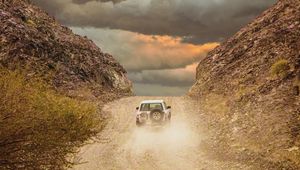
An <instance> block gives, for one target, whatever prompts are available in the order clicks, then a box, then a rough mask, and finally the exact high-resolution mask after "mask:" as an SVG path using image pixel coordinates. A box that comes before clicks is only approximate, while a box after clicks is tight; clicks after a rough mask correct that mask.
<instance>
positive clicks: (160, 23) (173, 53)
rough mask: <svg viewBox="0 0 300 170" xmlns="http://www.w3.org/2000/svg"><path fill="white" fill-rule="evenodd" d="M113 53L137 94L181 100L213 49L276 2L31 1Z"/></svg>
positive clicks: (160, 0) (221, 0) (224, 0)
mask: <svg viewBox="0 0 300 170" xmlns="http://www.w3.org/2000/svg"><path fill="white" fill-rule="evenodd" d="M32 1H33V2H34V3H35V4H36V5H38V6H40V7H41V8H42V9H44V10H46V11H47V12H48V13H49V14H50V15H52V16H54V17H55V18H56V19H57V20H58V21H59V22H60V23H62V24H63V25H66V26H68V27H70V28H71V29H72V30H73V31H74V32H75V33H76V34H79V35H83V36H87V37H88V38H90V39H91V40H93V41H94V42H95V43H96V44H97V45H98V46H99V47H100V48H101V49H102V51H104V52H107V53H110V54H112V55H113V56H114V57H115V59H116V60H118V61H119V62H120V63H121V64H122V65H123V66H124V67H125V69H126V70H127V71H128V77H129V79H130V80H131V81H132V82H133V84H134V92H135V94H136V95H142V96H178V95H184V94H186V93H187V91H188V89H189V88H190V87H191V86H192V85H193V83H194V82H195V71H196V67H197V65H198V63H199V62H200V60H201V59H203V58H204V57H205V56H206V55H207V53H208V52H209V51H211V50H212V49H214V48H215V47H216V46H218V45H219V44H220V43H222V42H223V41H225V40H226V39H227V38H229V37H230V36H232V35H234V33H235V32H237V31H238V30H239V29H241V28H242V27H243V26H245V25H246V24H247V23H249V22H251V20H253V19H254V18H255V17H257V16H258V15H260V14H261V13H262V12H263V11H264V10H266V9H267V8H269V7H271V6H272V5H273V4H274V3H275V2H276V0H251V1H249V0H32Z"/></svg>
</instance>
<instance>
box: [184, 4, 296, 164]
mask: <svg viewBox="0 0 300 170" xmlns="http://www.w3.org/2000/svg"><path fill="white" fill-rule="evenodd" d="M299 37H300V1H299V0H279V1H278V3H277V4H275V5H274V6H273V7H271V8H270V9H269V10H267V11H265V12H264V13H263V14H262V15H261V16H259V17H258V18H257V19H255V20H254V21H253V22H252V23H250V24H249V25H247V26H246V27H244V28H243V29H241V30H240V31H239V32H238V33H236V34H235V35H234V36H233V37H232V38H230V39H229V40H228V41H226V42H224V43H223V44H221V45H220V46H219V47H217V48H216V49H215V50H213V51H212V52H210V53H209V55H208V56H207V57H206V58H205V59H203V60H202V61H201V62H200V64H199V66H198V68H197V82H196V83H195V85H194V86H193V87H192V88H191V90H190V93H189V94H190V95H191V96H193V97H195V98H197V99H198V103H199V106H201V107H202V108H203V109H204V110H205V113H207V114H209V115H210V116H211V117H212V118H213V119H214V120H215V123H214V124H212V126H215V127H218V128H219V129H222V130H220V132H219V133H220V134H219V136H218V140H219V141H220V143H219V144H220V145H227V146H228V147H230V149H238V150H247V151H249V152H251V153H255V154H256V155H262V156H263V157H266V158H267V159H269V160H271V161H272V162H274V163H279V164H289V165H293V166H294V165H295V166H296V167H297V168H300V149H299V147H300V110H299V108H300V98H299V86H300V38H299ZM278 72H279V73H280V74H277V73H278ZM230 149H229V150H230Z"/></svg>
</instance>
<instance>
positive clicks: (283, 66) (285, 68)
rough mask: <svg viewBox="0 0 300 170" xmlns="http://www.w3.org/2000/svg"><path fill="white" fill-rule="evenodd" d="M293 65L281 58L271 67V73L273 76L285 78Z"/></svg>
mask: <svg viewBox="0 0 300 170" xmlns="http://www.w3.org/2000/svg"><path fill="white" fill-rule="evenodd" d="M290 69H291V67H290V65H289V62H288V61H287V60H285V59H280V60H278V61H277V62H276V63H274V64H273V65H272V67H271V74H272V75H273V76H277V77H281V78H285V77H286V76H287V75H288V73H289V71H290Z"/></svg>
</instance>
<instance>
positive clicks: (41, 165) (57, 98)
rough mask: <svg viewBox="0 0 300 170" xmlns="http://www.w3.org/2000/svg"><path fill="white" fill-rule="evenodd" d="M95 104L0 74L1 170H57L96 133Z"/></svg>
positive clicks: (18, 75) (19, 77)
mask: <svg viewBox="0 0 300 170" xmlns="http://www.w3.org/2000/svg"><path fill="white" fill-rule="evenodd" d="M96 112H97V107H96V105H95V104H94V103H90V102H83V101H78V100H76V99H71V98H68V97H65V96H62V95H60V94H57V93H56V92H55V91H53V90H51V88H49V87H47V86H46V85H45V84H44V83H43V82H41V81H40V80H38V79H35V80H33V79H30V80H28V79H26V78H25V76H23V75H22V74H21V73H20V72H16V71H15V72H12V71H7V70H5V69H0V129H1V131H0V153H1V154H0V169H61V168H63V167H67V166H70V165H72V163H71V162H69V161H68V160H67V159H66V156H67V155H68V154H72V153H75V152H76V150H77V147H80V146H81V145H83V144H84V142H85V141H86V140H87V139H90V138H91V137H93V136H94V135H96V134H97V133H98V131H99V130H100V126H99V125H100V124H101V122H100V121H101V120H100V118H99V116H97V115H96Z"/></svg>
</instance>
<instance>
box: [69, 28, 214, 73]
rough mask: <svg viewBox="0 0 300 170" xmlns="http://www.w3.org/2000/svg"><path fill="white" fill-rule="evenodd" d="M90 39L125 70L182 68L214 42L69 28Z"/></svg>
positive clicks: (201, 54) (117, 31)
mask: <svg viewBox="0 0 300 170" xmlns="http://www.w3.org/2000/svg"><path fill="white" fill-rule="evenodd" d="M73 30H75V32H77V33H79V34H82V35H87V36H88V37H92V38H93V40H95V41H96V43H97V45H98V46H100V47H101V48H102V49H105V52H109V53H111V54H113V55H114V57H116V58H117V60H118V61H119V62H120V63H121V64H122V65H123V66H124V67H125V68H126V69H127V70H128V71H129V72H140V71H142V70H161V69H176V68H184V67H186V66H187V65H190V64H193V63H195V62H199V61H200V60H201V59H202V58H203V57H204V56H205V55H206V54H207V53H208V52H209V51H211V50H212V49H213V48H215V47H216V46H217V45H219V44H218V43H206V44H203V45H194V44H189V43H185V42H182V39H181V38H179V37H171V36H150V35H143V34H138V33H133V32H128V31H121V30H107V29H95V28H88V29H82V28H73Z"/></svg>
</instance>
